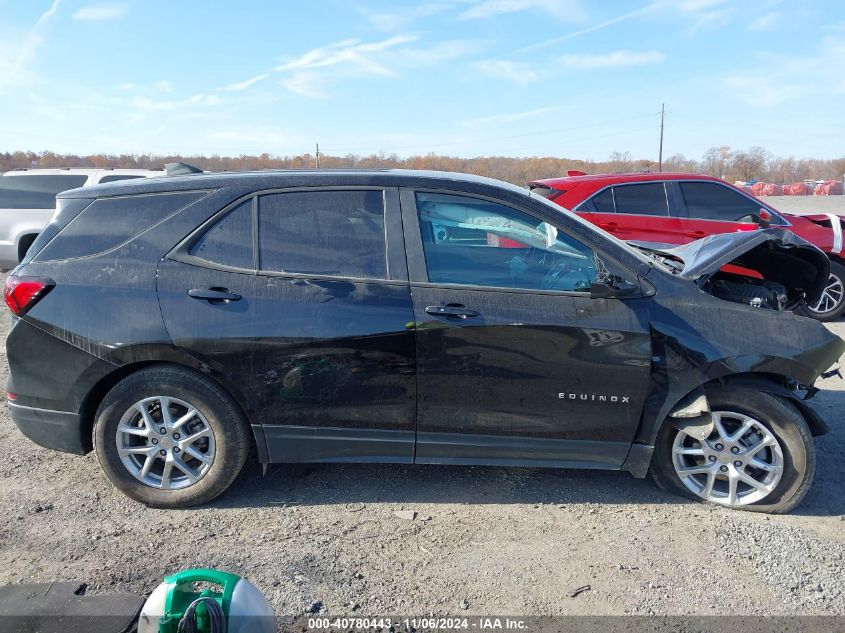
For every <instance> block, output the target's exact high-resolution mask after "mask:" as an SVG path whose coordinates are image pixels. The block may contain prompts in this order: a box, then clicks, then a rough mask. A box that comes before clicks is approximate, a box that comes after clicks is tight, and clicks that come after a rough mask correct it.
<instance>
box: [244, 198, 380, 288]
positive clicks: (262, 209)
mask: <svg viewBox="0 0 845 633" xmlns="http://www.w3.org/2000/svg"><path fill="white" fill-rule="evenodd" d="M258 247H259V266H260V268H261V270H264V271H274V272H292V273H302V274H314V275H330V276H338V277H356V278H375V279H383V278H386V277H387V264H386V257H385V238H384V194H383V192H382V191H358V190H356V191H303V192H290V193H277V194H268V195H263V196H260V197H259V199H258Z"/></svg>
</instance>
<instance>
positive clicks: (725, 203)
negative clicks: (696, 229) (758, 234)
mask: <svg viewBox="0 0 845 633" xmlns="http://www.w3.org/2000/svg"><path fill="white" fill-rule="evenodd" d="M678 185H679V186H680V188H681V195H682V196H683V197H684V202H685V203H686V205H687V215H688V216H689V217H691V218H702V219H705V220H722V221H725V222H742V221H745V222H751V221H753V217H754V216H755V215H757V214H759V213H760V205H759V204H757V203H755V202H754V201H753V200H751V199H750V198H746V197H745V196H743V195H742V194H741V193H737V192H736V191H733V190H732V189H728V188H727V187H723V186H722V185H719V184H716V183H713V182H681V183H678Z"/></svg>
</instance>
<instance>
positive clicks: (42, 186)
mask: <svg viewBox="0 0 845 633" xmlns="http://www.w3.org/2000/svg"><path fill="white" fill-rule="evenodd" d="M86 180H88V176H84V175H78V174H59V175H52V176H23V175H21V176H3V177H0V209H55V208H56V194H58V193H61V192H62V191H67V190H68V189H76V188H77V187H81V186H82V185H84V184H85V181H86Z"/></svg>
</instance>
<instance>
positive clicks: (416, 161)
mask: <svg viewBox="0 0 845 633" xmlns="http://www.w3.org/2000/svg"><path fill="white" fill-rule="evenodd" d="M171 162H184V163H188V164H191V165H195V166H197V167H199V168H201V169H204V170H207V171H234V170H245V169H307V168H313V167H315V166H316V164H317V157H316V156H315V155H313V154H310V153H308V154H299V155H291V156H276V155H272V154H266V153H265V154H260V155H253V156H247V155H241V156H219V155H216V154H212V155H210V156H200V155H178V154H177V155H172V156H166V155H150V154H89V155H77V154H59V153H56V152H50V151H44V152H24V151H16V152H5V153H0V172H2V171H10V170H13V169H20V168H57V167H89V168H100V169H104V168H111V169H118V168H132V169H160V168H162V167H163V166H164V164H165V163H171ZM319 163H320V167H323V168H361V169H384V168H403V169H436V170H442V171H457V172H464V173H470V174H477V175H479V176H488V177H491V178H498V179H500V180H506V181H508V182H512V183H514V184H520V185H521V184H524V183H525V182H526V181H528V180H534V179H539V178H551V177H554V176H565V175H566V172H567V171H569V170H577V171H583V172H586V173H592V174H597V173H613V172H629V171H633V172H641V171H658V164H657V162H656V161H653V160H648V159H635V158H633V157H632V156H631V154H630V153H629V152H614V153H613V154H611V155H610V156H609V157H608V160H606V161H592V160H580V159H577V158H559V157H556V156H542V157H540V156H532V157H522V158H516V157H509V156H479V157H475V158H461V157H457V156H440V155H437V154H426V155H420V156H407V157H400V156H397V155H396V154H386V153H379V154H371V155H369V156H358V155H354V154H347V155H345V156H332V155H323V154H321V155H320V157H319ZM663 171H680V172H701V173H706V174H710V175H712V176H718V177H720V178H724V179H726V180H728V181H731V182H733V181H737V180H742V181H746V182H747V181H751V180H759V181H765V182H773V183H778V184H784V183H792V182H798V181H801V180H805V179H812V180H828V179H839V180H841V179H842V177H843V174H845V156H843V157H842V158H836V159H829V160H824V159H815V158H795V157H793V156H789V157H778V156H773V155H772V154H770V153H769V152H768V151H767V150H765V149H764V148H762V147H757V146H755V147H751V148H749V149H747V150H733V149H732V148H731V147H729V146H727V145H722V146H719V147H711V148H710V149H708V150H707V151H706V152H705V153H704V155H703V156H702V157H701V159H700V160H696V159H691V158H687V157H686V156H684V155H683V154H674V155H672V156H669V157H668V158H667V159H666V160H665V161H664V162H663Z"/></svg>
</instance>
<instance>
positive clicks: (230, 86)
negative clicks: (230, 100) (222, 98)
mask: <svg viewBox="0 0 845 633" xmlns="http://www.w3.org/2000/svg"><path fill="white" fill-rule="evenodd" d="M269 76H270V74H269V73H262V74H260V75H256V76H255V77H250V78H249V79H247V80H245V81H241V82H238V83H233V84H228V85H226V86H223V90H230V91H237V90H246V89H247V88H249V87H250V86H252V85H254V84H257V83H258V82H259V81H264V80H265V79H267V77H269Z"/></svg>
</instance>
